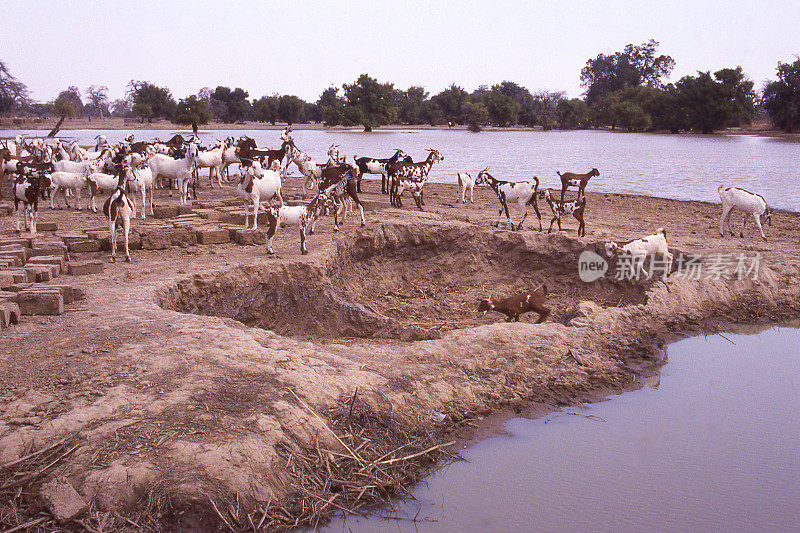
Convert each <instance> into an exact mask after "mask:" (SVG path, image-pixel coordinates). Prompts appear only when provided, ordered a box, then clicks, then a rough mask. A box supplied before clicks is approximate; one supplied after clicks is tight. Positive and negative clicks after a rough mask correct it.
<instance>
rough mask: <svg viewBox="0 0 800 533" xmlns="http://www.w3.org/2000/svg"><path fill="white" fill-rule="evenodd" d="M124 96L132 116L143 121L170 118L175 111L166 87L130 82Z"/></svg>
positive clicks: (173, 101) (172, 100)
mask: <svg viewBox="0 0 800 533" xmlns="http://www.w3.org/2000/svg"><path fill="white" fill-rule="evenodd" d="M126 94H127V97H128V99H129V100H130V102H131V110H132V112H133V114H134V115H135V116H137V117H140V118H142V119H143V120H144V119H145V118H146V119H148V121H151V120H152V119H153V118H156V117H164V118H170V117H172V113H173V112H174V111H175V105H176V104H175V99H174V98H173V97H172V93H171V92H170V91H169V89H167V88H166V87H158V86H156V85H154V84H152V83H150V82H147V81H135V80H131V81H130V83H128V90H127V93H126Z"/></svg>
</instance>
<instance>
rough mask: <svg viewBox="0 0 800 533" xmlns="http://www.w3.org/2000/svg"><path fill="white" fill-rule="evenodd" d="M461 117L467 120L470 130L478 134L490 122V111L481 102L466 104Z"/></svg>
mask: <svg viewBox="0 0 800 533" xmlns="http://www.w3.org/2000/svg"><path fill="white" fill-rule="evenodd" d="M460 116H462V117H464V119H465V120H466V122H467V127H468V128H469V130H470V131H474V132H475V133H477V132H479V131H481V130H482V129H483V126H484V125H485V124H486V123H487V122H488V121H489V110H488V109H486V106H485V105H483V104H482V103H480V102H465V103H464V107H463V109H462V110H461V113H460Z"/></svg>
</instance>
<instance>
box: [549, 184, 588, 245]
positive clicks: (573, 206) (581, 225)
mask: <svg viewBox="0 0 800 533" xmlns="http://www.w3.org/2000/svg"><path fill="white" fill-rule="evenodd" d="M542 196H543V197H544V201H545V202H547V205H549V206H550V210H551V211H553V219H552V220H551V221H550V228H549V229H548V230H547V233H550V232H552V231H553V222H558V231H561V217H563V216H564V215H568V214H570V215H572V216H573V217H575V220H577V221H578V237H585V236H586V222H584V220H583V211H584V209H586V196H585V195H584V196H580V197H578V199H577V200H575V201H573V202H559V201H558V200H556V199H555V198H553V193H551V192H550V189H545V191H544V193H543V194H542Z"/></svg>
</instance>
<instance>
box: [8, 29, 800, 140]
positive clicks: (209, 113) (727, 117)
mask: <svg viewBox="0 0 800 533" xmlns="http://www.w3.org/2000/svg"><path fill="white" fill-rule="evenodd" d="M674 67H675V61H674V60H673V59H672V58H671V57H670V56H668V55H664V54H658V43H657V42H656V41H654V40H652V39H651V40H650V41H648V42H646V43H642V44H639V45H633V44H629V45H627V46H626V47H625V48H624V49H623V50H622V51H619V52H615V53H613V54H609V55H606V54H599V55H598V56H597V57H595V58H593V59H589V60H588V61H587V62H586V66H585V67H584V68H583V69H582V70H581V72H580V79H581V84H582V85H583V87H584V88H585V89H586V91H585V93H584V95H583V98H572V99H570V98H566V97H565V96H564V93H563V92H558V91H555V92H553V91H538V92H535V93H531V92H530V91H529V90H528V89H526V88H525V87H523V86H521V85H518V84H517V83H514V82H512V81H503V82H501V83H498V84H495V85H492V86H489V85H481V86H480V87H478V88H477V89H476V90H474V91H473V92H471V93H470V92H467V91H466V90H465V89H464V88H463V87H459V86H458V85H456V84H452V85H451V86H450V87H448V88H447V89H445V90H443V91H441V92H440V93H438V94H435V95H430V94H429V93H428V91H426V90H425V88H423V87H420V86H411V87H409V88H408V89H406V90H402V89H398V88H395V87H394V84H392V83H382V82H380V81H378V80H376V79H375V78H373V77H371V76H369V75H368V74H362V75H361V76H359V77H358V79H356V80H355V81H353V83H351V84H347V83H346V84H344V85H342V87H328V88H327V89H325V90H324V91H322V94H321V95H320V97H319V99H318V100H317V101H316V102H306V101H304V100H303V99H301V98H299V97H297V96H294V95H278V94H273V95H265V96H262V97H260V98H257V99H250V95H249V93H248V91H246V90H244V89H242V88H240V87H236V88H234V89H231V88H230V87H225V86H218V87H216V88H215V89H213V90H212V89H211V88H209V87H204V88H202V89H200V91H199V92H198V93H197V94H195V95H189V96H187V97H186V98H182V99H180V100H179V101H177V102H176V101H175V98H174V97H173V95H172V93H171V92H170V90H169V89H168V88H166V87H158V86H156V85H155V84H152V83H150V82H147V81H135V80H131V82H130V83H129V84H128V89H127V91H126V95H125V98H123V99H119V100H115V101H113V102H112V101H109V98H108V94H107V93H108V88H107V87H106V86H103V85H92V86H90V87H88V88H87V89H86V90H85V91H83V94H82V93H81V91H80V90H79V89H78V88H77V87H74V86H72V87H68V88H67V89H66V90H64V91H62V92H61V93H60V94H59V95H58V97H56V98H55V99H54V100H53V101H51V102H48V103H46V104H41V103H37V102H34V101H32V100H31V98H30V94H29V92H28V89H27V87H26V86H25V84H24V83H22V82H21V81H19V80H17V79H16V78H15V77H14V76H12V75H11V73H10V72H9V70H8V68H7V66H6V64H5V63H3V62H2V61H0V114H2V115H10V114H14V115H33V116H57V117H65V118H76V117H88V118H89V119H90V120H91V119H93V118H103V117H106V116H116V117H135V118H137V119H139V120H141V121H142V122H145V121H152V120H153V119H160V118H165V119H169V120H172V121H173V122H175V123H177V124H187V125H188V124H207V123H208V122H210V121H212V120H216V121H218V122H223V123H236V122H244V121H259V122H269V123H271V124H275V123H277V122H282V123H289V124H294V123H304V122H324V123H325V124H327V125H330V126H336V125H342V126H363V127H364V130H365V131H371V130H372V129H373V128H377V127H380V126H384V125H387V124H407V125H421V124H430V125H434V126H435V125H442V124H448V123H449V124H452V125H459V124H460V125H467V126H468V127H469V129H471V130H472V131H480V130H481V129H482V128H484V127H486V126H489V125H491V126H498V127H510V126H526V127H540V128H542V129H546V130H547V129H553V128H559V129H580V128H611V129H621V130H626V131H670V132H675V133H677V132H687V131H693V132H701V133H712V132H715V131H719V130H721V129H724V128H727V127H731V126H743V125H747V124H750V123H751V122H752V120H753V119H754V117H756V115H757V114H758V113H762V114H764V115H765V116H767V117H769V119H770V120H771V121H772V123H773V124H774V126H775V127H776V128H780V129H782V130H785V131H787V132H792V131H795V130H797V129H798V128H800V59H796V60H795V61H794V63H778V69H777V74H778V79H777V80H775V81H771V82H769V83H767V84H766V86H765V87H764V89H763V91H762V93H761V94H760V95H759V94H758V93H757V92H756V91H755V89H754V85H753V82H752V81H751V80H750V79H748V78H747V76H746V75H745V73H744V72H743V71H742V68H741V67H735V68H724V69H721V70H718V71H716V72H713V73H712V72H710V71H709V72H698V73H697V74H696V75H694V76H684V77H683V78H681V79H680V80H678V81H676V82H674V83H668V82H667V79H668V78H669V75H670V73H671V72H672V70H673V69H674Z"/></svg>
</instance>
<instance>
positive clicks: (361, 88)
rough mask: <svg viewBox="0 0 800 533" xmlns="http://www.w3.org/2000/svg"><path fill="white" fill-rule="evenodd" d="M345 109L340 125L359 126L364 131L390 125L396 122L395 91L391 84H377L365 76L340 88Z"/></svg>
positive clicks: (376, 81)
mask: <svg viewBox="0 0 800 533" xmlns="http://www.w3.org/2000/svg"><path fill="white" fill-rule="evenodd" d="M342 88H343V89H344V100H345V109H344V113H343V120H342V124H343V125H345V126H348V125H356V124H361V125H362V126H364V131H372V128H375V127H377V126H382V125H384V124H391V123H393V122H395V121H396V120H397V111H398V108H397V103H396V102H397V91H395V89H394V86H393V85H392V84H391V83H378V80H376V79H375V78H372V77H370V76H369V75H367V74H362V75H361V76H359V77H358V79H357V80H356V81H355V82H354V83H352V84H350V85H348V84H345V85H343V87H342Z"/></svg>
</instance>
